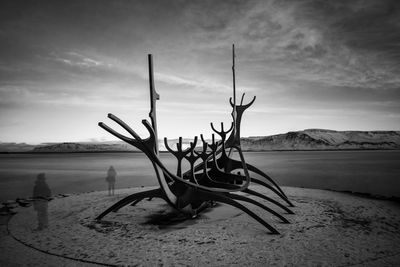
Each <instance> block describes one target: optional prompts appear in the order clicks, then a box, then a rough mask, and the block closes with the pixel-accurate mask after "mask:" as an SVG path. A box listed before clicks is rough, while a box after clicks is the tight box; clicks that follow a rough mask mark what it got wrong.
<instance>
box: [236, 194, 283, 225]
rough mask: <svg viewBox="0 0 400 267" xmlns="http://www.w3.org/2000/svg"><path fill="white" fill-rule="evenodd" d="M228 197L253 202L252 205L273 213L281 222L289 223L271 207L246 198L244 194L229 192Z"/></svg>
mask: <svg viewBox="0 0 400 267" xmlns="http://www.w3.org/2000/svg"><path fill="white" fill-rule="evenodd" d="M229 197H231V198H233V199H236V200H241V201H244V202H248V203H251V204H254V205H256V206H258V207H260V208H262V209H264V210H266V211H268V212H269V213H271V214H273V215H275V216H276V217H278V218H279V219H281V221H282V222H284V223H290V222H289V221H288V220H287V219H286V218H285V217H283V216H282V215H280V214H279V213H278V212H276V211H274V210H273V209H271V208H268V207H267V206H265V205H263V204H261V203H259V202H257V201H255V200H254V199H251V198H248V197H245V196H240V195H236V194H229Z"/></svg>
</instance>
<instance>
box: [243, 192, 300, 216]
mask: <svg viewBox="0 0 400 267" xmlns="http://www.w3.org/2000/svg"><path fill="white" fill-rule="evenodd" d="M243 192H244V193H247V194H249V195H252V196H256V197H259V198H262V199H265V200H267V201H269V202H271V203H274V204H275V205H277V206H278V207H280V208H281V209H283V210H284V211H286V212H287V213H289V214H294V212H293V211H292V210H290V209H289V208H288V207H286V206H284V205H282V204H281V203H279V202H278V201H276V200H275V199H272V198H270V197H267V196H266V195H263V194H260V193H258V192H256V191H254V190H251V189H249V188H246V189H245V190H243Z"/></svg>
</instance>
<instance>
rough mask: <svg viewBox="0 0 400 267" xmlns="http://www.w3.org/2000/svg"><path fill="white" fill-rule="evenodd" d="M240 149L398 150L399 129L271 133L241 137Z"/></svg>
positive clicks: (311, 130) (399, 143)
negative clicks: (269, 134)
mask: <svg viewBox="0 0 400 267" xmlns="http://www.w3.org/2000/svg"><path fill="white" fill-rule="evenodd" d="M241 143H242V149H243V150H252V151H264V150H344V149H400V131H333V130H324V129H307V130H303V131H297V132H288V133H285V134H277V135H271V136H258V137H248V138H242V140H241Z"/></svg>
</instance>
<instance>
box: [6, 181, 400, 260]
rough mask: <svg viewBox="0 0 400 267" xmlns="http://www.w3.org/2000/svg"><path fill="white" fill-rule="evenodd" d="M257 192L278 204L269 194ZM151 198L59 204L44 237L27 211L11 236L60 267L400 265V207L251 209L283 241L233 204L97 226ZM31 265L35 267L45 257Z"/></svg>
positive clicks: (313, 204) (337, 198) (331, 203)
mask: <svg viewBox="0 0 400 267" xmlns="http://www.w3.org/2000/svg"><path fill="white" fill-rule="evenodd" d="M252 188H254V189H255V190H257V191H259V192H262V193H267V194H268V195H269V196H271V197H273V194H269V193H268V192H267V191H266V190H265V189H263V188H261V187H252ZM144 189H148V188H131V189H122V190H117V191H116V195H115V196H107V192H92V193H86V194H80V195H73V196H70V197H66V198H58V199H54V200H53V201H51V202H49V208H48V220H49V227H48V228H45V229H44V230H38V229H37V227H38V225H37V213H36V211H35V210H34V209H33V207H29V208H19V209H18V214H17V215H14V216H13V217H12V219H11V220H10V221H9V223H8V226H9V230H10V233H11V235H12V236H14V237H15V238H16V239H18V240H19V241H20V242H22V243H24V244H25V245H29V246H31V247H32V248H34V249H36V250H37V249H38V250H40V252H37V251H34V249H28V250H29V251H32V255H38V254H41V256H42V257H48V259H47V262H48V264H50V265H51V264H52V261H55V262H56V263H57V262H58V263H59V260H61V259H62V258H60V257H55V256H54V255H59V256H61V257H64V259H62V260H63V261H69V260H67V259H65V258H69V259H71V260H72V259H78V260H79V261H81V263H79V262H76V263H79V264H86V263H85V262H98V263H105V264H117V265H136V264H138V265H139V264H144V265H149V266H155V265H167V266H173V265H191V266H193V265H211V266H215V265H218V266H221V265H225V266H231V265H234V264H237V265H238V266H245V265H248V266H266V265H279V266H282V265H289V266H292V265H294V266H305V265H311V266H320V265H324V264H327V265H333V266H343V265H352V264H362V265H363V266H365V265H367V266H368V264H370V266H385V265H387V266H391V265H390V264H391V263H396V262H399V261H400V246H399V244H400V223H399V222H400V207H399V206H398V204H397V203H394V202H390V201H383V200H374V199H367V198H362V197H359V196H355V195H351V194H345V193H338V192H331V191H325V190H315V189H301V188H283V190H284V191H285V192H286V193H287V195H288V196H289V198H290V199H291V200H292V201H293V203H294V204H295V205H296V207H295V208H293V211H294V212H295V213H296V214H295V215H288V214H285V216H286V217H287V218H288V219H289V220H290V221H291V222H292V223H291V224H282V223H280V222H279V221H278V219H277V218H274V217H272V216H271V215H270V214H267V213H266V212H263V211H262V210H260V209H259V208H257V207H254V206H251V205H247V204H246V206H248V207H251V209H252V210H253V211H255V212H256V213H257V214H259V215H261V217H262V218H264V219H266V221H267V222H269V223H271V224H272V225H274V226H275V227H276V228H277V229H278V230H279V231H280V232H281V233H282V235H270V234H268V230H267V229H265V228H263V226H262V225H260V224H259V223H257V222H256V221H254V220H253V219H252V218H250V217H249V216H247V215H246V214H245V213H243V212H241V211H240V210H238V209H235V208H233V207H230V206H227V205H221V204H218V205H217V206H215V207H213V208H210V209H209V210H207V211H206V212H204V213H202V214H201V215H199V217H197V218H196V219H186V218H185V217H183V216H181V215H179V214H177V213H176V212H175V211H173V210H171V209H170V208H169V206H168V205H167V204H166V203H165V202H164V201H163V200H160V199H153V200H152V201H148V200H143V201H142V202H139V203H138V204H137V205H136V206H134V207H131V206H127V207H124V208H123V209H121V210H120V211H118V212H116V213H111V214H109V215H107V216H106V217H104V218H103V220H102V221H101V222H94V221H93V218H95V217H96V215H98V214H100V213H101V212H102V211H103V210H104V209H106V208H107V207H109V206H110V205H112V204H113V203H115V202H116V201H117V200H119V199H121V198H123V197H125V196H127V195H128V194H132V193H134V192H138V191H141V190H144ZM277 200H278V199H277ZM259 201H260V202H263V200H259ZM265 204H267V205H268V206H269V207H272V205H271V204H268V203H265ZM274 209H275V207H274ZM275 210H277V211H279V212H282V211H281V210H279V209H278V208H276V209H275ZM2 240H3V241H1V242H2V243H0V247H2V246H4V240H5V239H2ZM7 242H8V241H7ZM15 243H17V242H15ZM19 246H21V245H20V244H19ZM25 250H26V248H25ZM7 253H8V254H10V253H15V255H14V256H10V255H7V257H9V256H10V258H14V259H15V260H16V261H21V259H23V258H21V257H26V254H27V252H26V251H25V252H24V255H19V254H21V252H20V250H16V251H10V250H7ZM28 253H29V252H28ZM48 254H53V256H49V255H48ZM43 255H44V256H43ZM46 255H47V256H46ZM20 256H21V257H20ZM2 257H5V256H4V255H3V256H0V258H2ZM28 258H29V256H28ZM1 262H2V261H1V259H0V263H1ZM29 262H30V263H34V262H35V257H30V258H29ZM71 264H73V262H72V263H71Z"/></svg>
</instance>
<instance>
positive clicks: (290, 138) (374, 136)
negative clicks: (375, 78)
mask: <svg viewBox="0 0 400 267" xmlns="http://www.w3.org/2000/svg"><path fill="white" fill-rule="evenodd" d="M191 141H192V139H187V138H185V139H183V140H182V143H183V147H184V148H185V147H188V146H189V144H190V142H191ZM207 141H209V140H207ZM177 142H178V139H172V140H168V144H169V146H170V147H171V148H176V146H175V144H176V143H177ZM200 143H201V141H200V142H199V143H198V145H199V144H200ZM241 145H242V149H243V150H244V151H269V150H362V149H400V131H334V130H325V129H307V130H303V131H296V132H288V133H285V134H277V135H270V136H252V137H244V138H242V139H241ZM159 148H160V151H165V150H166V148H165V145H164V142H163V141H161V140H160V142H159ZM134 151H138V149H136V148H135V147H133V146H131V145H129V144H127V143H125V142H122V141H110V142H75V143H70V142H69V143H45V144H40V145H30V144H26V143H1V142H0V152H3V153H4V152H6V153H7V152H8V153H15V152H26V153H68V152H134Z"/></svg>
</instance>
